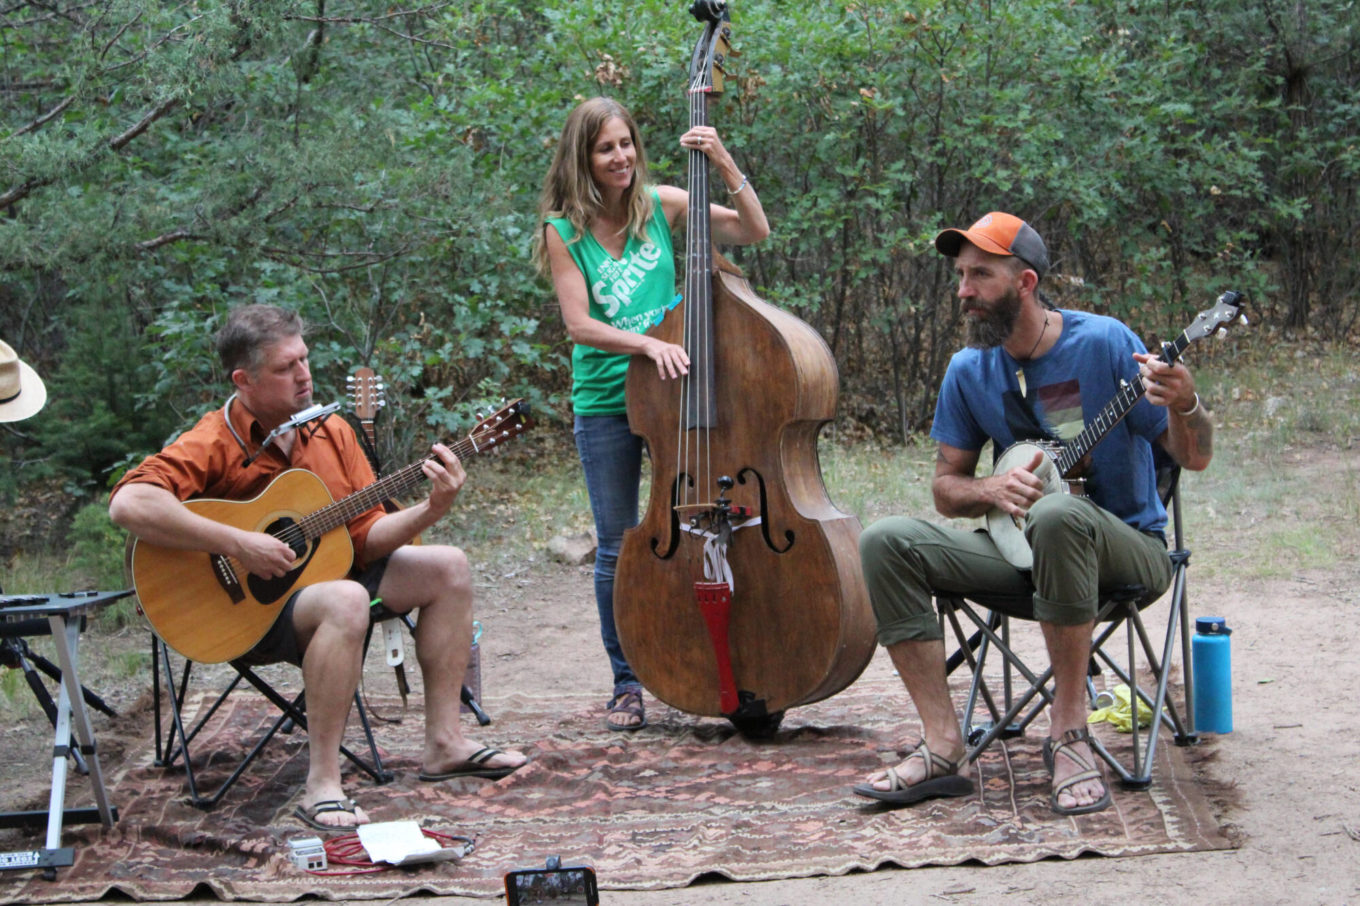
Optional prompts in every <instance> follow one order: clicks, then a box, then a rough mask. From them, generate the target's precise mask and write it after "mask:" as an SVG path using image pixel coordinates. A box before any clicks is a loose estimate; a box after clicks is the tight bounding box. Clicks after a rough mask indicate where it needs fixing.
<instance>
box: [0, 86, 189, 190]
mask: <svg viewBox="0 0 1360 906" xmlns="http://www.w3.org/2000/svg"><path fill="white" fill-rule="evenodd" d="M178 104H179V99H178V98H167V99H166V100H164V101H161V102H160V103H159V104H157V105H156V106H155V107H154V108H152V110H151V112H150V113H148V114H147V115H146V116H144V117H142V118H141V120H140V121H138V122H137V123H136V124H135V125H133V126H132V128H130V129H128V130H127V131H125V132H123V133H121V134H119V135H115V136H114V137H113V138H111V139H109V140H108V141H107V142H105V143H104V146H105V147H107V148H108V149H109V150H110V151H119V150H122V148H123V146H124V145H126V144H127V143H128V142H130V141H132V140H133V139H134V138H136V137H137V136H139V135H141V134H142V133H143V132H145V131H146V130H147V129H148V128H149V127H150V126H151V124H152V123H154V122H155V121H156V120H158V119H160V118H161V117H163V116H165V114H167V113H169V112H170V111H171V110H172V109H174V108H175V107H176V106H178ZM97 153H98V152H97V151H95V152H92V153H90V154H88V155H86V157H85V160H83V161H82V162H81V163H79V164H77V165H76V167H75V168H74V170H76V171H79V170H83V169H85V168H86V167H89V166H91V165H93V164H94V162H95V156H96V154H97ZM56 181H57V177H55V176H44V177H41V178H39V179H30V180H28V181H27V182H24V183H20V184H19V185H17V186H14V187H12V188H11V189H9V190H8V191H7V192H5V193H4V194H3V195H0V208H7V207H9V206H10V205H12V204H14V203H15V202H16V201H20V200H22V199H24V198H25V197H27V196H28V195H29V194H30V193H31V192H32V191H33V190H34V189H40V188H42V187H43V186H48V185H51V184H52V183H54V182H56Z"/></svg>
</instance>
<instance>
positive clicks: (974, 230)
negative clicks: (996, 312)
mask: <svg viewBox="0 0 1360 906" xmlns="http://www.w3.org/2000/svg"><path fill="white" fill-rule="evenodd" d="M964 240H967V241H968V242H971V243H972V244H973V245H975V246H977V247H978V248H980V249H982V250H983V251H984V252H991V253H992V254H993V255H1012V256H1014V257H1016V258H1019V259H1020V260H1021V261H1023V262H1025V263H1026V264H1028V265H1029V266H1030V267H1032V268H1034V271H1035V273H1037V274H1038V275H1039V276H1040V277H1042V276H1043V275H1044V273H1045V272H1046V271H1047V270H1048V249H1047V248H1046V247H1045V246H1044V240H1043V239H1041V238H1039V234H1038V233H1036V232H1035V231H1034V227H1032V226H1030V225H1029V224H1027V223H1025V222H1024V221H1023V220H1021V219H1020V218H1019V217H1016V216H1015V215H1014V214H1007V213H1005V212H1003V211H992V212H991V213H990V214H984V215H983V216H982V219H981V220H979V221H978V222H977V223H975V224H973V225H972V226H970V227H969V228H968V229H966V230H945V231H944V232H943V233H941V234H940V235H938V236H936V237H935V248H937V249H939V251H940V253H941V254H942V255H946V256H948V257H950V258H954V257H957V256H958V254H959V247H960V246H962V245H963V243H964Z"/></svg>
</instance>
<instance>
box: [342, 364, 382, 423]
mask: <svg viewBox="0 0 1360 906" xmlns="http://www.w3.org/2000/svg"><path fill="white" fill-rule="evenodd" d="M345 383H346V384H348V385H349V392H350V396H351V398H352V400H353V404H354V414H355V416H356V417H357V418H358V419H359V421H361V422H371V421H373V420H374V419H375V418H377V417H378V410H379V409H381V408H382V407H383V406H386V405H387V385H386V384H384V383H383V380H382V378H380V377H378V376H377V375H376V374H374V373H373V369H372V368H356V369H354V374H352V375H350V376H349V377H348V378H346V379H345Z"/></svg>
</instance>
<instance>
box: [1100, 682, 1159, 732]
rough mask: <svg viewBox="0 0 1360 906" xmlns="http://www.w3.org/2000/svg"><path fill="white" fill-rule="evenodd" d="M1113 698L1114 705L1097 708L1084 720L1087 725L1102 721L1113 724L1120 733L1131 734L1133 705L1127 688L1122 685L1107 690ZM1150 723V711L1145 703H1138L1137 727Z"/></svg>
mask: <svg viewBox="0 0 1360 906" xmlns="http://www.w3.org/2000/svg"><path fill="white" fill-rule="evenodd" d="M1109 691H1110V694H1111V695H1113V696H1114V704H1112V705H1108V706H1107V707H1104V708H1097V709H1096V710H1094V711H1092V712H1091V713H1090V715H1089V716H1088V717H1087V718H1086V722H1087V723H1088V724H1098V723H1100V722H1101V721H1102V720H1104V721H1109V722H1110V723H1112V724H1114V726H1115V729H1116V730H1118V731H1119V732H1120V733H1132V732H1133V704H1132V698H1133V696H1132V694H1131V693H1130V692H1129V687H1128V686H1126V685H1125V684H1123V683H1120V684H1119V685H1118V686H1115V687H1114V688H1113V689H1111V690H1109ZM1150 723H1152V709H1151V708H1150V707H1148V703H1147V702H1145V701H1142V702H1139V703H1138V726H1140V727H1146V726H1147V725H1148V724H1150Z"/></svg>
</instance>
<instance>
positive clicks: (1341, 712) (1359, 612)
mask: <svg viewBox="0 0 1360 906" xmlns="http://www.w3.org/2000/svg"><path fill="white" fill-rule="evenodd" d="M1353 455H1354V454H1353V452H1349V453H1347V452H1342V453H1341V454H1336V453H1327V454H1326V455H1324V456H1322V457H1314V456H1300V457H1298V458H1297V462H1298V467H1299V468H1305V467H1306V468H1307V469H1309V471H1310V472H1311V473H1312V474H1310V475H1307V476H1303V478H1302V480H1301V482H1300V484H1301V486H1306V487H1310V488H1312V489H1313V493H1327V491H1326V489H1327V488H1328V487H1329V486H1330V485H1329V476H1330V475H1335V474H1337V472H1338V470H1340V471H1342V472H1345V473H1347V474H1349V475H1350V479H1349V481H1350V483H1351V488H1352V490H1351V491H1350V493H1352V494H1353V493H1354V490H1353V489H1354V482H1355V471H1356V464H1355V462H1354V461H1353V460H1347V459H1346V457H1348V456H1353ZM1218 466H1219V464H1218V463H1215V467H1216V468H1217V467H1218ZM1263 507H1264V508H1263V509H1260V510H1253V511H1244V512H1243V513H1242V514H1241V515H1240V519H1241V523H1240V526H1241V529H1242V530H1243V531H1245V530H1247V529H1248V528H1249V527H1251V526H1258V527H1259V526H1260V525H1262V524H1264V523H1268V522H1269V521H1270V520H1273V519H1276V518H1279V519H1284V518H1286V516H1285V515H1284V514H1285V511H1289V512H1290V513H1293V511H1294V510H1296V509H1298V501H1297V500H1283V499H1282V500H1279V501H1278V502H1276V503H1275V504H1271V503H1267V504H1264V505H1263ZM1277 507H1278V513H1277V512H1276V508H1277ZM1305 510H1306V508H1305ZM1222 515H1223V514H1219V517H1220V518H1219V520H1218V523H1219V524H1222V525H1227V526H1228V527H1229V530H1227V531H1225V530H1224V529H1222V528H1219V529H1218V530H1217V531H1216V534H1217V537H1215V538H1213V539H1212V540H1206V541H1204V543H1203V544H1202V545H1200V546H1197V545H1196V543H1195V538H1194V534H1193V529H1192V536H1191V547H1192V548H1194V549H1195V551H1196V554H1195V559H1194V561H1193V562H1192V566H1191V573H1190V575H1191V582H1192V585H1191V590H1190V595H1191V613H1192V615H1196V616H1204V615H1211V614H1212V615H1221V616H1225V617H1226V618H1227V620H1228V623H1229V625H1230V626H1232V627H1233V629H1234V635H1233V637H1232V655H1233V670H1234V702H1233V705H1234V720H1235V731H1234V732H1233V733H1232V734H1231V735H1227V736H1223V737H1217V738H1214V737H1208V738H1206V741H1205V742H1204V743H1203V745H1205V746H1206V747H1210V748H1211V750H1212V755H1213V756H1214V758H1215V766H1214V769H1213V770H1214V773H1215V774H1216V775H1217V776H1218V777H1220V778H1223V779H1226V780H1230V781H1231V782H1233V783H1234V784H1235V786H1234V789H1233V790H1232V791H1231V792H1230V794H1229V795H1228V796H1227V797H1225V800H1224V801H1223V802H1222V809H1223V819H1224V821H1225V823H1226V824H1227V825H1228V826H1229V827H1230V829H1231V832H1232V834H1233V835H1234V837H1235V838H1236V839H1237V840H1238V841H1239V842H1240V846H1239V848H1238V849H1236V850H1232V851H1225V852H1215V853H1205V854H1178V855H1164V856H1144V857H1138V858H1124V859H1118V858H1099V857H1096V858H1083V859H1079V860H1076V861H1073V862H1063V861H1045V862H1040V863H1035V864H1023V865H1001V866H995V867H983V866H979V865H963V866H956V867H950V868H925V869H914V870H911V871H905V870H881V871H876V872H872V873H867V874H855V875H851V876H845V877H820V878H810V879H803V880H789V881H778V882H765V883H748V884H734V883H728V882H711V883H702V884H698V885H694V886H691V887H688V888H683V889H678V890H669V891H660V892H646V893H644V892H628V891H623V892H618V891H606V892H605V893H604V894H603V896H602V902H604V903H607V904H611V906H614V904H630V906H661V904H691V906H699V904H719V903H721V904H729V903H740V904H747V906H784V904H804V903H818V902H834V903H857V904H889V903H891V904H897V903H902V902H928V901H940V902H950V903H989V904H990V903H995V902H1005V903H1022V902H1023V903H1031V902H1036V901H1040V900H1047V901H1069V900H1071V901H1082V902H1088V903H1125V902H1129V901H1131V900H1132V901H1138V902H1173V901H1184V900H1191V899H1193V900H1194V901H1196V902H1198V903H1203V904H1215V903H1223V904H1228V903H1231V904H1253V903H1280V902H1286V901H1288V902H1294V903H1310V904H1311V903H1316V904H1342V903H1356V902H1360V772H1357V771H1356V770H1355V768H1356V765H1357V759H1356V755H1355V752H1356V745H1355V742H1354V728H1355V727H1356V726H1357V725H1360V658H1357V657H1356V655H1355V651H1356V650H1357V643H1358V642H1360V621H1357V616H1360V565H1357V560H1360V556H1357V555H1360V528H1357V527H1356V525H1355V524H1354V521H1352V522H1351V523H1350V524H1349V525H1344V524H1343V525H1339V526H1337V525H1328V526H1327V527H1326V528H1325V529H1319V530H1320V531H1322V530H1325V531H1328V532H1333V533H1339V535H1338V540H1337V543H1336V544H1335V545H1334V550H1335V551H1336V552H1337V556H1336V557H1335V558H1332V562H1328V563H1327V564H1326V565H1322V566H1310V567H1309V568H1306V569H1299V570H1294V571H1290V570H1287V569H1286V570H1278V571H1274V572H1275V574H1273V575H1272V574H1271V571H1265V572H1264V573H1263V575H1265V576H1266V577H1264V578H1263V577H1260V576H1258V575H1257V574H1255V573H1250V572H1248V573H1243V572H1242V571H1241V570H1236V569H1233V570H1224V569H1215V568H1213V563H1214V559H1215V557H1216V556H1217V555H1218V554H1219V553H1220V552H1222V551H1225V550H1228V549H1231V548H1232V547H1233V545H1234V543H1235V542H1234V538H1233V532H1234V531H1235V530H1236V529H1235V528H1234V526H1235V525H1237V523H1236V522H1235V521H1234V520H1233V519H1227V520H1224V519H1222V518H1221V517H1222ZM1295 515H1296V514H1295ZM1288 518H1295V517H1294V516H1289V517H1288ZM1201 562H1203V563H1204V564H1205V567H1204V568H1200V569H1198V570H1197V568H1196V567H1197V566H1198V565H1199V564H1200V563H1201ZM477 585H478V588H477V594H478V604H477V616H478V619H479V620H480V621H481V622H482V623H483V625H484V626H485V635H484V637H483V638H482V642H481V649H482V670H483V674H482V676H483V686H484V690H485V698H486V699H487V701H488V704H489V706H490V707H491V708H492V709H493V710H494V702H495V698H496V697H497V696H498V695H502V694H508V693H511V692H527V693H532V692H533V690H535V689H545V688H571V689H597V690H599V691H600V693H601V696H600V697H601V705H602V706H603V702H604V699H605V698H606V695H607V691H608V686H609V673H608V667H607V663H606V661H605V658H604V656H603V653H602V651H601V649H600V646H599V641H598V635H597V630H596V628H595V627H596V624H595V618H594V602H593V596H592V592H591V581H590V567H589V566H570V565H563V564H560V563H555V562H553V561H552V560H551V559H550V558H549V557H548V556H547V555H546V553H542V554H539V555H537V556H535V557H534V559H533V560H532V561H531V562H525V563H522V564H520V565H518V566H516V567H513V568H509V569H506V568H497V569H495V570H492V569H490V568H487V567H481V568H479V573H478V577H477ZM1022 631H1023V630H1022ZM1036 634H1037V632H1036ZM145 645H146V634H145V632H144V631H142V630H141V629H139V628H131V629H126V630H122V631H120V632H119V633H117V634H115V635H113V636H112V637H108V638H104V639H101V641H100V643H99V644H98V645H95V646H87V650H90V651H91V654H89V655H88V657H91V658H98V659H103V660H105V661H107V660H108V659H109V658H114V657H116V654H117V652H118V651H120V650H121V651H131V650H145V648H144V646H145ZM95 649H97V650H98V653H97V654H96V653H94V650H95ZM890 670H891V667H890V665H889V663H888V659H887V657H886V655H885V654H884V653H883V652H882V651H881V650H880V651H879V652H877V653H876V655H875V657H874V660H873V662H872V663H871V664H870V666H869V669H868V673H867V675H873V676H886V675H887V674H888V673H889V672H890ZM98 672H99V671H96V673H97V674H98ZM105 675H106V676H107V674H105ZM369 677H370V679H369V680H368V682H370V683H373V684H380V683H381V684H385V685H382V686H381V688H383V689H386V688H388V686H390V684H391V674H390V671H388V670H387V669H386V668H382V667H381V660H380V657H379V656H378V655H377V654H374V655H372V656H371V658H370V661H369ZM102 681H103V682H106V683H110V684H111V685H110V686H106V687H103V688H100V691H101V692H102V693H104V694H106V695H107V696H108V697H109V698H110V699H111V700H112V702H113V703H114V704H115V706H116V707H119V708H127V707H129V706H130V705H131V704H132V703H133V702H134V701H135V700H136V699H137V698H138V697H139V696H140V695H141V694H142V693H143V691H144V690H145V688H146V683H145V681H144V680H143V679H141V678H140V677H138V678H136V679H132V680H124V681H121V682H118V681H115V680H111V679H104V680H102ZM20 691H22V690H20ZM16 700H17V698H16ZM885 707H894V708H898V709H900V711H901V713H902V719H903V736H904V737H905V736H908V735H910V734H911V733H913V732H914V729H915V728H914V714H913V713H912V711H911V709H910V706H909V704H908V702H907V699H906V696H905V693H904V694H903V695H902V697H901V698H900V699H899V700H897V701H893V702H886V703H885ZM104 720H106V719H105V718H102V717H101V718H98V720H97V722H96V725H97V727H98V726H99V725H102V724H101V722H102V721H104ZM513 734H514V728H513V727H510V726H500V725H497V724H494V723H493V725H492V726H491V727H489V728H486V729H484V730H476V731H473V733H472V735H474V738H478V739H482V740H485V741H486V742H490V743H494V744H496V745H502V746H504V745H523V746H529V747H531V746H532V744H533V740H527V739H516V738H514V736H513ZM0 740H2V741H3V745H0V748H3V750H4V751H5V757H4V759H3V761H4V762H5V763H6V765H5V767H4V768H3V772H2V773H0V807H3V808H12V807H13V803H14V802H15V801H16V799H18V798H20V797H23V796H29V795H31V794H32V790H33V789H34V788H38V787H43V786H45V785H46V783H47V767H48V764H49V763H48V762H46V757H45V755H44V753H45V752H47V751H50V749H49V748H48V746H49V745H50V736H47V735H46V734H45V733H43V732H42V730H41V726H40V724H39V723H38V722H37V720H36V719H34V718H32V717H31V716H30V717H28V718H21V719H17V720H8V721H6V724H5V726H4V727H2V728H0ZM148 744H150V743H149V740H148ZM79 782H80V781H79V780H78V779H77V780H76V781H74V783H75V784H76V785H78V784H79ZM1154 782H1155V778H1154ZM73 788H74V787H73ZM353 792H354V793H355V795H357V796H358V797H359V798H360V800H361V801H362V796H363V790H362V789H357V790H354V791H353ZM1115 795H1116V796H1118V795H1119V792H1118V790H1116V792H1115ZM1227 800H1231V801H1227ZM789 845H790V846H797V841H796V840H791V841H789ZM3 848H10V847H3ZM563 855H564V856H569V854H563ZM526 867H527V866H526ZM467 902H469V903H471V902H473V901H467Z"/></svg>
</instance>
